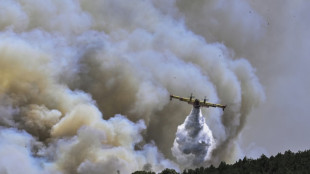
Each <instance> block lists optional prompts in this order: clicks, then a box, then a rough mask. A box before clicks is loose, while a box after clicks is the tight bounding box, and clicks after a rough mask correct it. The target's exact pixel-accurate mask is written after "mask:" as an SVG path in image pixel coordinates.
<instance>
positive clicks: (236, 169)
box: [133, 150, 310, 174]
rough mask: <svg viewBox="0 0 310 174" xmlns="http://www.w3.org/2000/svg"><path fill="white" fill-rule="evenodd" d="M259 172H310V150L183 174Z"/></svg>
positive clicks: (164, 173) (144, 173)
mask: <svg viewBox="0 0 310 174" xmlns="http://www.w3.org/2000/svg"><path fill="white" fill-rule="evenodd" d="M242 173H244V174H248V173H251V174H259V173H274V174H277V173H278V174H286V173H294V174H295V173H302V174H307V173H310V150H306V151H304V152H300V151H299V152H297V153H293V152H291V151H286V152H285V153H284V154H281V153H279V154H277V155H276V156H271V157H270V158H267V157H266V156H265V155H262V156H261V157H260V158H258V159H256V160H253V159H248V158H246V157H245V158H243V160H241V159H240V160H239V161H237V162H236V163H234V164H226V163H225V162H222V163H221V164H220V165H219V166H218V167H217V168H216V167H214V166H210V167H208V168H203V167H200V168H196V169H186V170H184V171H183V172H182V174H242ZM133 174H155V173H154V172H147V171H136V172H134V173H133ZM159 174H178V173H177V172H176V171H174V170H173V169H165V170H164V171H162V172H161V173H159Z"/></svg>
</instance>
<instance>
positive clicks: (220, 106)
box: [200, 101, 226, 111]
mask: <svg viewBox="0 0 310 174" xmlns="http://www.w3.org/2000/svg"><path fill="white" fill-rule="evenodd" d="M200 106H202V107H207V108H208V107H214V108H222V109H223V111H224V109H225V108H226V105H221V104H214V103H209V102H204V101H200Z"/></svg>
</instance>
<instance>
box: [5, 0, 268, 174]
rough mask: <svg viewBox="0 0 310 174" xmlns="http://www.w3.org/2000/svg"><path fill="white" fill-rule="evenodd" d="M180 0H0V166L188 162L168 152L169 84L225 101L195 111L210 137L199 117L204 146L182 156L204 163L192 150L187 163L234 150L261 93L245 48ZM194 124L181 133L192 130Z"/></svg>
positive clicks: (172, 122) (107, 169) (108, 168)
mask: <svg viewBox="0 0 310 174" xmlns="http://www.w3.org/2000/svg"><path fill="white" fill-rule="evenodd" d="M181 2H183V1H180V2H174V1H169V2H168V1H154V2H153V1H151V0H148V1H140V0H134V1H130V2H129V1H125V0H94V1H86V0H79V1H78V0H65V1H52V0H46V1H38V0H15V1H13V0H4V1H1V3H0V9H1V11H0V125H1V130H0V136H1V142H0V149H1V151H0V153H1V157H2V158H1V159H5V160H0V171H1V172H2V173H5V172H6V173H20V170H22V171H23V172H24V173H60V174H67V173H117V171H119V172H120V173H130V172H132V171H135V170H142V169H145V170H152V171H160V170H162V169H164V168H175V169H177V170H178V168H184V167H192V166H186V165H184V166H183V165H182V162H181V163H178V161H177V160H175V158H174V157H173V155H172V152H171V147H172V146H173V142H174V139H175V133H176V132H177V127H178V125H180V124H181V123H182V122H184V119H185V115H187V113H188V112H189V110H190V108H191V106H190V105H182V104H180V103H176V102H174V103H169V93H173V94H178V95H188V94H189V93H190V92H193V93H195V95H196V96H208V98H209V99H210V101H212V102H215V103H221V104H227V105H228V107H227V109H226V110H225V112H224V113H223V112H222V111H221V110H218V109H212V110H211V109H210V110H204V111H203V112H204V115H205V116H206V118H205V120H206V123H207V124H208V126H209V128H210V130H211V131H212V136H213V138H214V141H215V142H216V146H215V147H212V141H213V140H212V136H211V132H210V131H209V130H208V129H207V126H206V125H205V124H202V123H201V124H202V125H203V126H202V128H199V129H202V131H201V132H209V133H207V134H202V135H201V136H205V140H201V142H200V144H202V146H199V147H197V148H198V149H197V151H199V148H202V149H200V150H201V151H203V153H205V154H204V155H203V156H199V155H198V156H195V157H194V159H196V158H197V159H203V160H204V161H205V160H207V161H208V163H206V164H205V163H200V161H201V160H198V161H195V160H194V161H193V166H195V165H200V164H201V165H208V164H214V165H217V164H219V162H220V161H222V160H224V161H231V160H234V159H236V154H237V153H238V152H237V151H235V149H238V144H236V143H235V139H236V138H237V137H238V135H239V133H240V131H241V130H242V128H243V127H244V125H245V123H246V119H247V116H248V114H249V113H250V111H251V109H252V108H253V107H254V106H256V105H257V104H259V103H260V101H262V100H263V99H264V92H263V90H262V87H261V85H260V83H259V80H258V78H257V77H256V75H255V69H254V68H253V67H252V66H251V64H250V63H249V62H248V61H247V60H246V59H245V58H240V57H237V56H235V54H234V51H233V50H232V49H231V48H230V47H227V46H225V44H224V43H218V42H215V41H212V40H211V41H210V42H208V40H206V39H205V37H203V36H202V35H199V34H196V33H195V32H194V31H192V30H191V29H190V28H189V27H188V26H187V24H185V23H184V16H183V15H186V12H185V11H184V6H183V5H182V4H179V3H181ZM210 2H211V1H210ZM184 3H185V1H184ZM213 5H214V4H213ZM216 7H218V6H214V8H216ZM248 7H249V6H247V5H245V6H242V7H241V8H248ZM210 8H213V6H210ZM257 16H258V15H256V16H255V17H253V18H250V19H249V20H251V23H254V24H255V25H254V26H256V29H255V31H259V29H260V28H259V26H260V23H261V18H259V17H257ZM244 20H245V19H244ZM210 25H212V21H211V24H210ZM245 30H246V29H245ZM246 31H247V30H246ZM241 32H243V31H241ZM189 118H190V117H188V118H187V120H186V121H185V125H184V126H185V127H184V129H187V130H188V128H187V127H186V123H187V122H189V121H190V119H189ZM199 118H200V119H201V121H202V122H204V121H203V118H202V116H200V115H199ZM181 129H182V126H181V127H180V129H179V131H178V133H177V136H182V134H181V133H180V130H181ZM190 129H191V128H190ZM204 129H206V130H204ZM191 131H194V132H195V130H190V132H191ZM190 134H191V133H190ZM194 134H195V133H193V134H191V135H189V137H183V138H185V139H187V138H190V137H193V138H194V137H200V134H199V135H197V136H195V135H194ZM194 139H195V138H194ZM198 139H199V138H198ZM208 140H209V141H208ZM176 141H177V140H176ZM198 141H199V140H198ZM210 143H211V146H210V147H209V144H210ZM210 149H212V153H209V150H210ZM190 150H194V148H190ZM182 151H183V152H185V151H187V150H186V149H183V150H182ZM185 154H186V153H185ZM196 154H197V153H196ZM205 156H207V157H205ZM177 158H183V157H181V156H178V157H177ZM184 158H187V157H186V155H185V156H184ZM17 159H18V160H17ZM20 159H23V161H24V162H22V165H19V164H20V163H21V162H16V161H20ZM16 165H19V167H18V168H17V167H15V166H16Z"/></svg>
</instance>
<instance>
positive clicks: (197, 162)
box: [171, 108, 216, 167]
mask: <svg viewBox="0 0 310 174" xmlns="http://www.w3.org/2000/svg"><path fill="white" fill-rule="evenodd" d="M215 147H216V144H215V141H214V138H213V135H212V132H211V131H210V129H209V127H208V126H207V124H206V123H205V119H204V117H203V115H202V114H201V110H200V109H199V108H193V109H192V111H191V113H190V114H189V116H187V117H186V119H185V122H184V123H183V124H181V125H180V126H178V130H177V133H176V138H175V140H174V142H173V147H172V148H171V150H172V154H173V155H174V156H175V157H176V159H177V161H178V163H180V164H181V165H182V166H183V167H198V166H205V165H207V161H208V160H211V159H210V157H211V153H212V150H213V149H214V148H215Z"/></svg>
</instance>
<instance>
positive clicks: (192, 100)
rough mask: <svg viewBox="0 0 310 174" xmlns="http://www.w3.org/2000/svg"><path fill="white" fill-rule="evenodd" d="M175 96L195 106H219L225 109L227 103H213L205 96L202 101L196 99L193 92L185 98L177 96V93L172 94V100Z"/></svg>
mask: <svg viewBox="0 0 310 174" xmlns="http://www.w3.org/2000/svg"><path fill="white" fill-rule="evenodd" d="M173 98H175V99H179V100H180V101H184V102H187V103H188V104H190V105H193V106H194V108H200V107H207V108H208V107H215V108H216V107H217V108H222V109H223V111H224V109H225V108H226V105H221V104H213V103H209V102H207V99H206V98H204V100H203V101H200V100H199V99H195V98H194V96H193V94H191V96H190V97H189V98H183V97H179V96H175V95H170V100H172V99H173Z"/></svg>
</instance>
